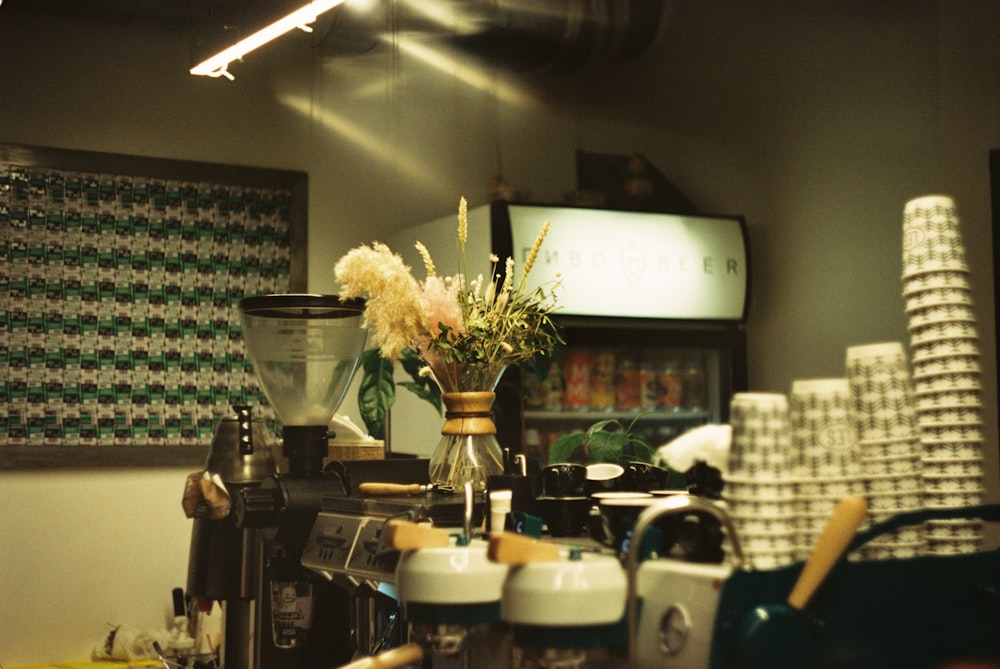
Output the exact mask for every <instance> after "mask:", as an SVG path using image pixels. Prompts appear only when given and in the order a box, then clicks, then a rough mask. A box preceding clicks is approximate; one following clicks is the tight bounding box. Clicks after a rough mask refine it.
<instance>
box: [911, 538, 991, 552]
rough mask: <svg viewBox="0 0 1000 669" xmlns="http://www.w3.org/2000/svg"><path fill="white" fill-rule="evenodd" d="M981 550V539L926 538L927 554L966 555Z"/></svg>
mask: <svg viewBox="0 0 1000 669" xmlns="http://www.w3.org/2000/svg"><path fill="white" fill-rule="evenodd" d="M981 550H982V539H957V538H956V539H937V538H933V539H932V538H928V539H927V549H926V551H925V553H926V554H927V555H968V554H970V553H978V552H979V551H981Z"/></svg>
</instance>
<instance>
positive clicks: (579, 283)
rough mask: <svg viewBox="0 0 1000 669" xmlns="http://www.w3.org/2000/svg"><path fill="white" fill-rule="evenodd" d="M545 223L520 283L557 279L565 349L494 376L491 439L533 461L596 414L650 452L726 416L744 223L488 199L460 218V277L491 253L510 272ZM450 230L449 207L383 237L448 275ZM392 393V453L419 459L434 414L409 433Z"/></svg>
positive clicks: (744, 279) (739, 355)
mask: <svg viewBox="0 0 1000 669" xmlns="http://www.w3.org/2000/svg"><path fill="white" fill-rule="evenodd" d="M546 221H547V222H548V223H549V232H548V234H547V236H546V239H545V242H544V244H543V246H542V249H541V252H540V254H539V255H538V257H537V259H536V261H535V264H534V266H533V267H532V269H531V272H530V273H529V284H530V286H531V287H537V286H541V285H543V284H550V283H551V282H553V281H558V282H559V289H558V291H557V296H558V303H559V308H558V311H557V312H556V314H555V320H556V321H557V322H558V324H559V326H560V328H561V331H562V335H563V338H564V339H565V345H564V346H561V347H559V349H558V350H557V351H556V353H555V355H554V356H553V357H552V359H551V360H547V361H545V362H544V364H542V365H539V366H537V368H536V369H509V370H507V372H506V373H505V374H504V377H503V380H502V381H501V384H500V386H499V387H498V388H497V400H496V403H495V405H494V410H495V420H496V423H497V430H498V432H497V437H498V440H499V441H500V444H501V446H503V447H505V448H509V449H510V450H511V452H512V453H525V454H526V455H528V456H529V457H530V458H531V459H532V460H534V461H536V462H538V463H539V464H544V463H545V462H547V461H548V447H549V445H550V444H551V443H552V441H553V440H554V439H555V438H556V437H558V436H559V435H561V434H565V433H568V432H573V431H584V430H586V429H587V428H588V427H589V426H591V425H593V424H594V423H596V422H598V421H603V420H610V419H614V420H617V421H618V422H619V423H620V424H621V425H622V426H625V427H628V426H632V431H633V432H634V433H636V434H640V435H642V436H643V437H644V438H645V439H646V441H647V443H649V445H650V446H652V447H654V448H656V447H658V446H660V445H662V444H664V443H666V442H667V441H669V440H670V439H672V438H674V437H676V436H677V435H679V434H681V433H682V432H684V431H686V430H688V429H690V428H692V427H695V426H698V425H702V424H705V423H719V422H725V421H727V420H728V407H729V398H730V397H731V395H732V394H733V393H734V392H738V391H740V390H745V389H746V387H747V361H746V328H745V323H746V313H747V308H748V301H749V289H750V284H749V269H750V268H749V263H750V253H749V248H748V244H747V233H746V224H745V221H744V219H743V218H742V217H741V216H736V215H732V216H728V215H727V216H716V215H688V214H684V215H681V214H668V213H649V212H636V211H617V210H610V209H594V208H584V207H575V206H563V205H559V206H546V205H534V204H516V203H508V202H503V201H498V202H494V203H492V204H489V205H484V206H480V207H475V208H472V209H470V210H469V212H468V224H469V236H468V242H467V245H466V257H467V259H468V262H469V265H470V267H469V273H470V274H471V275H473V276H474V275H475V274H476V273H477V272H482V273H483V274H484V275H488V273H489V268H490V264H489V256H490V253H494V254H496V255H497V256H499V257H500V259H501V263H500V266H501V267H502V265H503V262H502V260H503V259H504V258H506V257H508V256H510V257H512V258H514V260H515V263H516V268H517V269H516V270H515V272H516V276H517V277H520V268H523V266H524V262H525V259H526V257H527V255H528V253H529V251H530V249H531V247H532V244H533V243H534V241H535V238H536V237H537V235H538V233H539V231H540V230H541V229H542V226H543V225H544V224H545V223H546ZM456 226H457V217H456V215H455V214H450V215H447V216H443V217H441V218H440V219H436V220H434V221H431V222H429V223H424V224H422V225H418V226H414V227H412V228H409V229H407V230H405V231H403V232H401V233H399V234H398V235H397V236H395V237H394V238H393V240H392V241H391V244H390V245H391V246H392V248H393V249H394V250H396V251H397V252H399V253H400V254H401V255H402V256H403V257H404V259H405V260H406V261H407V263H408V264H411V266H413V267H415V268H419V267H420V259H419V257H418V256H417V255H416V252H415V251H414V250H413V244H414V243H415V242H416V241H418V240H419V241H421V242H423V243H424V245H425V246H426V247H427V248H428V250H429V251H430V253H431V255H432V256H433V257H434V259H435V262H436V263H437V266H438V273H439V274H452V273H454V272H455V271H457V259H456V253H455V232H456ZM453 259H454V260H453ZM449 263H453V264H455V267H452V266H450V264H449ZM474 263H481V266H478V265H474ZM418 271H419V270H418ZM399 395H405V393H400V392H398V393H397V396H399ZM401 399H403V398H401V397H399V398H398V399H397V404H403V406H402V407H401V408H402V409H403V411H399V410H398V409H396V408H394V410H393V415H392V418H391V422H392V433H391V434H392V437H391V444H392V448H393V450H396V451H401V452H416V453H417V454H418V455H426V454H427V453H428V452H429V451H427V449H428V448H433V446H434V445H435V444H436V443H437V442H436V436H435V435H434V434H433V431H434V429H435V428H439V427H440V421H439V419H438V420H437V422H435V421H434V420H433V419H431V421H430V422H431V426H432V427H431V428H430V434H428V435H426V436H417V435H418V434H420V431H419V429H418V428H419V426H418V425H417V424H416V423H417V422H419V421H414V419H413V418H411V417H410V416H409V415H407V411H406V404H405V403H404V402H401V401H400V400H401ZM633 423H634V424H633Z"/></svg>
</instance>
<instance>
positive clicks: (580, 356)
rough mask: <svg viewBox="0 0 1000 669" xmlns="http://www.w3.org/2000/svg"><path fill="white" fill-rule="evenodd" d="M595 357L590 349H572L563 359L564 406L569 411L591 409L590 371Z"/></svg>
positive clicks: (568, 350)
mask: <svg viewBox="0 0 1000 669" xmlns="http://www.w3.org/2000/svg"><path fill="white" fill-rule="evenodd" d="M592 366H593V356H592V354H591V351H590V349H587V348H583V347H571V348H568V349H566V353H565V354H564V355H563V359H562V377H563V383H564V388H563V406H564V407H565V408H567V409H587V408H589V407H590V370H591V367H592Z"/></svg>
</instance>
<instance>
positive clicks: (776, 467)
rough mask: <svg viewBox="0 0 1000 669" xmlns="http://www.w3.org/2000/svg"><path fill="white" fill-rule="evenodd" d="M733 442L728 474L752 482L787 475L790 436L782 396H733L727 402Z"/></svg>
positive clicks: (770, 394) (785, 399)
mask: <svg viewBox="0 0 1000 669" xmlns="http://www.w3.org/2000/svg"><path fill="white" fill-rule="evenodd" d="M729 422H730V425H731V426H732V441H731V445H730V448H729V462H728V468H727V471H729V472H731V473H732V474H735V475H741V476H745V477H748V478H751V479H757V478H761V479H780V478H782V477H783V476H785V475H787V472H788V467H789V461H788V455H789V453H788V451H789V447H790V443H791V436H790V433H789V426H788V397H787V396H786V395H784V394H783V393H736V394H735V395H733V399H732V401H731V402H730V408H729Z"/></svg>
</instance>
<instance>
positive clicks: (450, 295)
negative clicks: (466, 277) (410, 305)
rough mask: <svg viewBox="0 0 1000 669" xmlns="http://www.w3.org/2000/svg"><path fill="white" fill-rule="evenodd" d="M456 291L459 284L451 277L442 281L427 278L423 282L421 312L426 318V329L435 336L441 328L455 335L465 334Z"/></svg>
mask: <svg viewBox="0 0 1000 669" xmlns="http://www.w3.org/2000/svg"><path fill="white" fill-rule="evenodd" d="M458 289H459V282H458V281H455V280H452V279H451V277H449V278H447V279H442V278H441V277H439V276H429V277H427V278H426V279H425V280H424V289H423V292H422V294H421V301H422V303H423V304H422V306H423V312H424V314H425V316H426V318H427V329H428V330H429V331H430V332H431V333H433V334H434V335H435V336H437V334H438V332H439V331H440V329H441V326H444V327H445V328H450V329H451V331H452V332H453V333H455V334H461V333H464V332H465V319H464V318H463V317H462V305H461V303H460V302H459V299H458Z"/></svg>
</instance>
